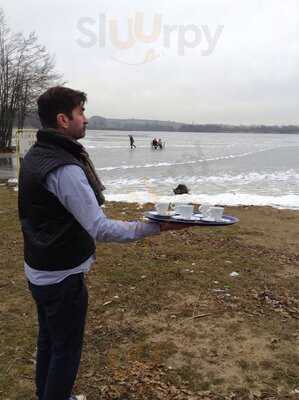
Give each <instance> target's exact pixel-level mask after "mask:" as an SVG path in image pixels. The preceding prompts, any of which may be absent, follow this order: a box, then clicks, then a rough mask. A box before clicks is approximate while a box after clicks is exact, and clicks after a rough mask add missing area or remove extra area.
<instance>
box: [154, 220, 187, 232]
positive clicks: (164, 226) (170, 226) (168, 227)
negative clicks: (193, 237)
mask: <svg viewBox="0 0 299 400" xmlns="http://www.w3.org/2000/svg"><path fill="white" fill-rule="evenodd" d="M159 225H160V230H161V232H166V231H179V230H182V229H186V228H192V227H194V225H192V224H176V223H175V222H161V223H159Z"/></svg>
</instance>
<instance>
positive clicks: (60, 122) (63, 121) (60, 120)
mask: <svg viewBox="0 0 299 400" xmlns="http://www.w3.org/2000/svg"><path fill="white" fill-rule="evenodd" d="M56 121H57V127H58V128H63V129H67V128H68V126H69V119H68V117H67V116H66V115H65V114H62V113H60V114H57V117H56Z"/></svg>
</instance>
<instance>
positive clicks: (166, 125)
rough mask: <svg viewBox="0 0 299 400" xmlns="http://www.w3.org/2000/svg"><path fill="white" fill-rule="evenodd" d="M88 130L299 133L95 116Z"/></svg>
mask: <svg viewBox="0 0 299 400" xmlns="http://www.w3.org/2000/svg"><path fill="white" fill-rule="evenodd" d="M88 129H94V130H123V131H167V132H222V133H299V127H298V126H295V125H283V126H278V125H224V124H183V123H179V122H173V121H155V120H138V119H112V118H103V117H100V116H94V117H91V118H90V119H89V123H88Z"/></svg>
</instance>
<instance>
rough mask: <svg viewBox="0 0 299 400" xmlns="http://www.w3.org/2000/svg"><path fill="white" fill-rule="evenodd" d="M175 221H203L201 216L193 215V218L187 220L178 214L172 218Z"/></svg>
mask: <svg viewBox="0 0 299 400" xmlns="http://www.w3.org/2000/svg"><path fill="white" fill-rule="evenodd" d="M172 218H173V219H177V220H184V221H201V217H200V215H199V214H197V215H196V214H193V215H192V216H191V218H185V217H183V216H182V215H180V214H176V215H173V216H172Z"/></svg>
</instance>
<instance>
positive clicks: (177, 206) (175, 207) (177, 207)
mask: <svg viewBox="0 0 299 400" xmlns="http://www.w3.org/2000/svg"><path fill="white" fill-rule="evenodd" d="M185 204H186V203H171V204H170V207H171V209H172V210H173V211H174V212H175V213H176V214H179V213H180V207H181V206H184V205H185Z"/></svg>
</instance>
